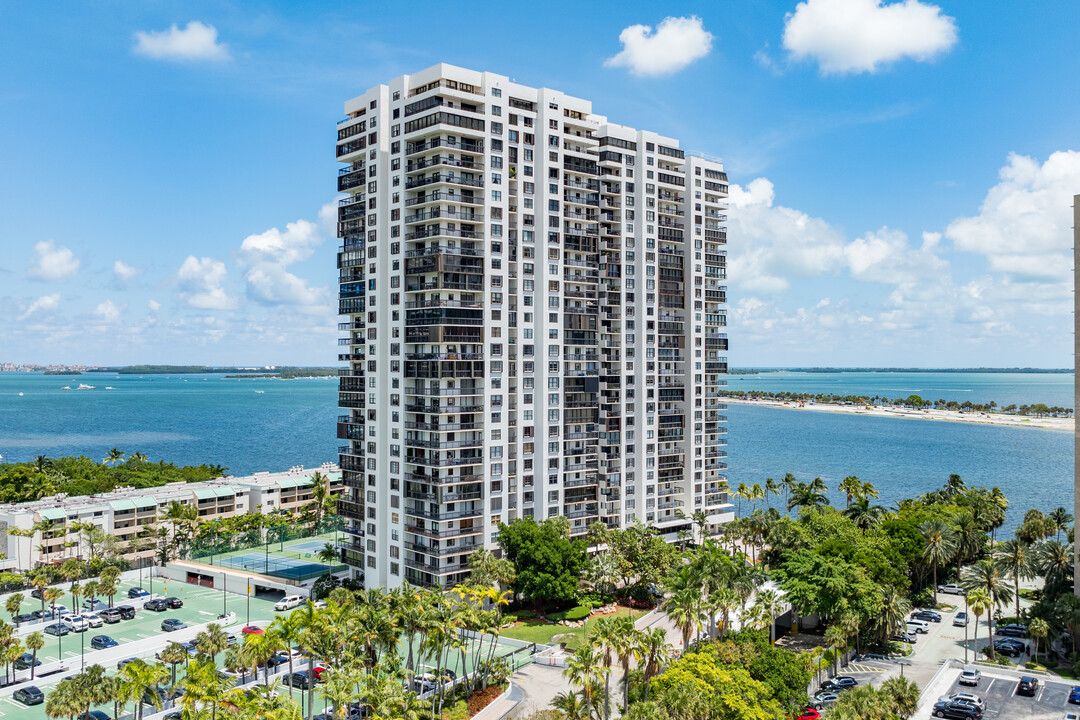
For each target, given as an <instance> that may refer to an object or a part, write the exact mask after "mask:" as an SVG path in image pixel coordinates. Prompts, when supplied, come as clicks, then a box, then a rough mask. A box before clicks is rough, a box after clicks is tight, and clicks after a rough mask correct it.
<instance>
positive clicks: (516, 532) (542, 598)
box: [498, 517, 586, 606]
mask: <svg viewBox="0 0 1080 720" xmlns="http://www.w3.org/2000/svg"><path fill="white" fill-rule="evenodd" d="M560 521H561V522H560ZM568 530H569V529H568V527H567V524H566V519H565V518H563V517H559V518H551V519H548V520H545V521H544V522H541V523H538V522H536V521H535V520H533V519H532V518H524V519H521V520H518V521H516V522H514V523H512V524H510V525H506V524H502V525H499V535H498V540H499V546H500V547H501V548H502V550H503V553H504V555H505V556H506V559H507V560H509V561H510V562H511V563H513V565H514V569H515V571H516V576H515V578H514V581H513V583H512V584H511V587H512V588H513V589H514V591H515V592H517V593H520V594H521V596H522V597H524V598H526V599H527V600H531V601H532V602H535V603H538V604H542V605H544V606H551V605H562V604H567V603H570V602H573V601H574V600H575V599H576V598H577V592H578V590H577V586H578V580H579V578H580V577H581V571H582V570H583V569H584V567H585V562H586V555H585V543H584V541H582V540H571V539H570V535H569V532H568Z"/></svg>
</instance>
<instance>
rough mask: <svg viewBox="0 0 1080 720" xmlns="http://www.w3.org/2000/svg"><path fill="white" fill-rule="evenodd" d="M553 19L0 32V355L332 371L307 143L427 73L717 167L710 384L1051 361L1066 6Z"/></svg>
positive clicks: (266, 9)
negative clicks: (740, 374)
mask: <svg viewBox="0 0 1080 720" xmlns="http://www.w3.org/2000/svg"><path fill="white" fill-rule="evenodd" d="M571 8H572V12H573V17H575V19H577V20H580V23H579V26H580V27H582V28H586V29H585V30H583V31H582V32H583V33H584V34H583V35H569V34H567V33H565V32H562V30H563V28H562V24H563V23H564V22H565V20H564V18H565V17H566V16H567V13H568V12H570V11H571V10H570V9H571ZM551 10H552V11H551V12H548V13H543V14H537V13H529V14H528V16H526V15H525V14H524V11H520V10H516V9H514V8H508V9H507V10H506V11H505V12H503V13H500V15H499V16H498V17H494V16H486V15H484V14H482V13H481V14H475V15H474V14H470V15H461V13H460V9H459V8H456V7H451V6H439V5H433V6H431V7H430V8H426V9H425V14H424V18H425V25H426V26H427V27H437V28H441V31H442V32H444V33H445V35H446V36H447V37H481V36H482V37H484V38H485V41H484V42H466V43H459V44H456V45H455V44H451V43H432V42H431V41H430V36H428V35H427V34H424V35H421V34H417V35H416V36H415V37H411V36H409V35H407V34H402V33H400V32H399V31H398V30H399V29H400V28H401V27H404V26H405V25H406V24H407V23H409V22H413V21H414V19H413V16H412V14H411V10H410V9H409V8H404V7H402V8H398V7H394V6H386V7H383V8H380V11H379V13H377V14H374V15H372V16H371V17H366V18H364V22H363V23H359V22H357V21H356V19H355V18H354V14H353V13H352V11H351V9H350V8H349V7H347V6H345V5H341V6H327V5H317V6H316V5H307V4H303V5H297V4H289V3H280V2H269V3H266V4H264V5H261V6H260V7H259V8H258V9H257V10H253V9H250V8H248V7H242V6H235V5H230V4H225V3H220V2H204V3H199V4H196V5H187V6H183V7H180V6H175V7H174V6H147V5H144V4H140V3H132V2H119V3H116V4H115V5H112V6H110V7H109V10H108V12H102V11H101V10H100V9H96V8H93V7H90V6H78V5H76V6H65V7H49V6H13V7H11V8H8V12H7V13H6V14H5V20H6V22H5V23H4V26H3V27H0V59H2V61H3V62H4V66H5V67H8V68H10V71H9V72H8V73H6V74H5V75H4V77H2V78H0V107H2V108H3V110H4V113H3V114H2V115H0V130H2V132H0V161H2V162H3V164H4V167H5V170H6V172H4V173H2V174H0V192H2V196H3V198H4V203H3V206H4V210H5V212H4V214H3V217H4V220H5V223H4V225H3V227H2V228H0V233H2V236H0V237H2V245H0V247H2V248H3V252H2V253H0V358H2V359H3V361H12V362H26V363H39V364H42V365H45V364H86V365H93V364H98V365H129V364H139V363H175V364H213V365H263V364H277V365H294V366H325V365H328V364H331V361H330V360H329V358H333V357H334V356H335V354H336V350H337V348H336V338H337V335H338V333H337V330H336V324H337V322H338V317H337V307H336V302H335V294H336V284H335V283H336V276H335V275H334V274H333V273H332V272H331V271H330V270H329V269H328V268H332V258H333V256H334V253H335V250H336V242H335V240H334V239H333V238H334V234H335V233H334V227H333V220H334V217H333V210H334V207H335V204H336V197H337V195H336V194H335V193H334V190H335V188H334V187H333V186H332V184H331V183H330V182H328V181H327V177H328V173H330V175H329V176H332V172H333V171H332V170H331V168H333V167H334V163H333V162H332V158H330V157H329V156H328V155H327V148H330V147H332V145H333V142H334V137H333V133H332V132H331V131H328V130H327V128H332V127H333V125H334V122H335V121H336V120H338V119H340V118H339V115H340V102H341V98H342V97H352V96H355V95H356V94H358V93H359V92H361V91H362V90H363V89H365V88H367V87H370V86H372V85H373V84H376V83H378V82H381V81H383V80H384V79H385V78H388V77H395V76H397V75H400V74H402V73H412V72H416V71H418V70H420V69H422V68H425V67H428V66H430V65H432V64H434V63H437V62H448V63H453V64H456V65H462V66H466V67H474V68H477V69H481V70H492V71H496V72H501V73H506V74H508V75H510V76H511V77H514V78H516V79H517V80H519V81H520V82H522V83H527V84H529V85H532V86H545V87H552V88H560V89H563V90H565V91H566V92H568V93H571V94H575V95H577V96H581V97H589V98H591V99H592V100H593V101H594V103H595V105H596V107H597V108H598V109H600V108H602V111H603V112H604V113H605V114H607V115H609V116H610V117H613V118H618V117H633V118H635V120H636V121H637V122H639V123H640V125H641V126H645V127H650V128H654V129H655V130H656V131H658V132H661V133H665V134H667V135H670V136H673V137H679V138H681V139H682V140H683V144H684V146H685V147H686V148H688V149H701V150H708V151H710V152H712V153H714V154H720V155H722V156H723V159H724V163H725V167H726V169H727V171H728V174H729V177H730V181H731V201H730V204H731V209H730V211H729V213H728V214H729V218H730V219H729V221H728V226H729V241H728V248H729V252H730V255H729V264H730V265H731V276H732V281H731V283H730V285H731V292H732V297H733V299H734V302H733V304H732V308H731V312H730V313H729V328H728V329H729V333H730V334H731V336H732V338H737V340H738V341H737V343H736V348H737V350H736V351H735V352H733V353H732V355H731V358H730V361H731V363H732V365H733V366H734V367H764V366H777V367H784V366H836V367H843V366H865V367H872V366H905V367H979V366H1021V367H1022V366H1030V367H1065V366H1068V365H1071V364H1072V342H1071V332H1072V321H1071V309H1072V298H1071V288H1072V283H1071V280H1072V278H1071V270H1072V263H1071V252H1070V248H1071V242H1072V240H1071V231H1070V227H1071V224H1072V213H1071V203H1072V196H1073V195H1074V194H1075V193H1076V192H1078V191H1080V152H1078V151H1080V142H1078V138H1077V132H1076V123H1075V118H1076V117H1077V116H1078V115H1080V93H1078V92H1077V90H1078V89H1080V88H1078V86H1077V79H1076V77H1075V73H1073V72H1072V67H1071V66H1070V64H1069V63H1067V62H1062V60H1063V59H1065V58H1069V57H1075V49H1074V47H1073V43H1074V40H1073V38H1072V37H1071V29H1072V28H1074V27H1076V26H1077V23H1078V21H1080V7H1078V6H1076V5H1075V4H1064V5H1036V6H1026V5H1017V4H1012V5H1009V4H1006V5H1002V6H1000V7H994V9H993V11H992V12H988V11H987V9H986V8H985V7H984V6H981V5H976V4H972V3H957V2H945V1H941V2H919V1H915V0H911V1H909V2H906V3H902V4H901V3H879V2H877V1H876V0H806V1H805V2H795V1H794V0H788V1H785V2H770V3H741V4H731V5H729V6H725V7H724V8H723V10H720V9H719V8H716V9H710V8H703V7H696V6H693V5H689V4H669V5H666V6H664V7H663V8H662V9H657V8H656V7H655V6H652V5H646V4H644V3H620V4H618V5H615V4H593V5H588V6H581V5H580V4H575V5H573V6H571V5H568V4H567V5H556V6H555V7H553V8H552V9H551ZM695 13H700V14H695ZM525 26H528V27H529V28H530V31H529V32H519V28H522V27H525ZM899 28H903V29H899ZM385 38H393V41H392V43H391V42H388V41H387V40H385ZM539 58H543V61H542V62H539V61H538V59H539ZM688 97H692V98H693V102H690V103H688V102H686V98H688Z"/></svg>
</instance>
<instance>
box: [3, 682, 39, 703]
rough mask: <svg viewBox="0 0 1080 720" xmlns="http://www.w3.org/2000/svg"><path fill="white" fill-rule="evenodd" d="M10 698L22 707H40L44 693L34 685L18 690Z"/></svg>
mask: <svg viewBox="0 0 1080 720" xmlns="http://www.w3.org/2000/svg"><path fill="white" fill-rule="evenodd" d="M11 697H12V698H13V699H14V700H15V701H16V702H21V703H22V704H23V705H40V704H41V703H43V702H45V693H43V692H41V690H39V689H38V688H37V687H35V686H34V685H28V686H26V687H22V688H19V689H18V690H16V691H15V693H14V694H13V695H12V696H11Z"/></svg>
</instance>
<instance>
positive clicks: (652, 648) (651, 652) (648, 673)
mask: <svg viewBox="0 0 1080 720" xmlns="http://www.w3.org/2000/svg"><path fill="white" fill-rule="evenodd" d="M670 649H671V647H670V646H669V645H668V644H667V632H666V631H665V630H664V629H663V628H652V629H650V630H645V631H643V632H642V633H641V634H640V635H639V636H638V656H639V657H641V658H642V659H644V660H645V667H644V668H642V675H643V676H644V679H645V702H648V701H649V685H650V683H651V682H652V679H653V678H654V677H656V676H657V675H659V674H660V669H661V668H663V667H664V665H665V664H666V663H667V660H668V657H669V655H670Z"/></svg>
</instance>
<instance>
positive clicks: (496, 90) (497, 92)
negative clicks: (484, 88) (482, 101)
mask: <svg viewBox="0 0 1080 720" xmlns="http://www.w3.org/2000/svg"><path fill="white" fill-rule="evenodd" d="M491 96H492V97H502V90H500V89H499V88H491Z"/></svg>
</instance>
